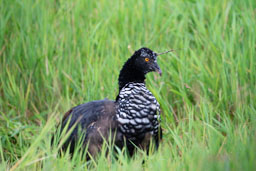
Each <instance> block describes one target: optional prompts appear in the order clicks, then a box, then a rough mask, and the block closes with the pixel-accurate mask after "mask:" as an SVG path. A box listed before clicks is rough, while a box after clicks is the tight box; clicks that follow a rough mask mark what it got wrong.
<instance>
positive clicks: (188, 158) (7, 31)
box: [0, 0, 256, 170]
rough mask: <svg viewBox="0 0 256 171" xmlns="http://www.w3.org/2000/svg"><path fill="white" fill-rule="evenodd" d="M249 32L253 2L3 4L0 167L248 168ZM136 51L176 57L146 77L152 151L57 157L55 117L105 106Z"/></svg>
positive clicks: (254, 109)
mask: <svg viewBox="0 0 256 171" xmlns="http://www.w3.org/2000/svg"><path fill="white" fill-rule="evenodd" d="M255 28H256V1H254V0H244V1H239V0H233V1H232V0H223V1H214V0H198V1H195V0H190V1H185V0H183V1H180V0H173V1H167V0H157V1H154V0H148V1H146V0H143V1H136V0H130V1H117V0H113V1H108V0H97V1H89V0H23V1H20V0H0V95H1V96H0V123H1V124H0V136H1V137H0V162H1V163H0V170H1V169H3V170H5V169H19V170H24V169H30V170H49V169H51V170H70V169H75V170H86V169H93V170H94V169H95V170H102V169H111V170H120V169H123V170H131V169H135V170H142V169H145V170H216V169H218V170H254V169H255V167H256V165H255V163H256V143H255V142H256V138H255V137H256V126H255V125H256V103H255V102H256V97H255V94H256V86H255V85H256V71H255V70H256V58H255V56H256V54H255V49H256V34H255ZM142 46H146V47H149V48H151V49H152V50H154V51H156V52H162V51H165V50H168V49H174V50H175V53H172V54H168V55H163V56H160V57H159V59H158V62H159V65H160V67H161V69H162V71H163V76H162V77H161V78H158V76H157V75H156V74H152V73H151V74H149V75H148V76H147V87H148V88H149V89H150V90H151V91H152V92H153V94H154V95H155V96H156V97H157V99H158V101H159V102H160V105H161V107H162V111H163V115H162V127H163V128H164V139H163V142H162V143H161V148H160V150H159V151H158V152H155V153H153V154H150V155H149V156H146V155H145V154H144V153H143V152H140V153H139V154H138V155H136V156H135V157H134V158H132V159H129V158H127V156H126V155H124V154H123V153H121V152H120V154H119V157H118V158H114V157H113V156H112V155H110V156H108V157H105V156H104V155H101V156H100V157H99V159H97V160H95V161H91V162H86V161H85V160H84V158H83V157H82V156H81V154H80V153H79V151H78V152H77V153H76V154H75V156H74V157H73V158H70V157H69V155H68V154H64V155H62V156H57V150H58V146H57V145H54V147H51V146H50V140H51V136H52V134H53V133H55V131H56V128H55V127H56V125H57V123H58V122H59V120H60V119H61V118H62V116H63V113H64V112H66V111H67V110H68V109H69V108H71V107H72V106H75V105H78V104H81V103H84V102H87V101H92V100H97V99H103V98H106V97H107V98H109V99H114V98H115V96H116V95H117V93H118V85H117V78H118V74H119V70H120V68H121V66H122V65H123V63H124V62H125V61H126V60H127V58H128V57H129V56H131V54H132V53H133V52H134V51H135V50H137V49H139V48H140V47H142ZM143 160H144V161H145V163H144V164H143V165H142V164H141V163H142V161H143Z"/></svg>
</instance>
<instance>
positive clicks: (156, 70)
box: [153, 62, 162, 76]
mask: <svg viewBox="0 0 256 171" xmlns="http://www.w3.org/2000/svg"><path fill="white" fill-rule="evenodd" d="M153 69H154V71H155V72H157V73H158V74H159V75H160V76H162V70H161V69H160V67H159V65H158V64H157V63H156V62H155V65H154V67H153Z"/></svg>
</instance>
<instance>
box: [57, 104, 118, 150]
mask: <svg viewBox="0 0 256 171" xmlns="http://www.w3.org/2000/svg"><path fill="white" fill-rule="evenodd" d="M114 115H115V102H114V101H111V100H98V101H92V102H88V103H84V104H81V105H78V106H76V107H74V108H72V109H71V110H69V111H68V112H67V113H66V114H65V115H64V118H63V121H62V124H61V131H62V130H63V129H64V127H65V126H66V124H69V125H68V130H69V129H71V128H72V126H75V128H74V129H73V131H72V133H71V135H70V136H69V138H68V139H67V141H66V142H65V144H64V145H63V149H64V150H65V149H66V148H67V147H68V146H69V145H70V152H71V153H73V151H74V147H75V143H76V142H77V141H78V138H80V137H79V136H81V134H79V136H78V128H79V127H81V130H82V132H81V133H82V136H84V142H87V141H88V138H90V137H91V136H90V134H91V133H90V132H94V131H95V129H96V127H95V126H97V125H99V123H100V122H102V119H101V118H105V120H106V121H105V122H112V121H113V119H112V117H113V116H114ZM108 117H109V118H111V119H112V120H111V119H107V118H108ZM75 124H76V125H75ZM105 125H108V126H109V125H111V124H110V123H105ZM88 128H89V129H88ZM87 129H88V131H87ZM93 137H94V136H93ZM95 138H97V136H95ZM98 138H99V137H98ZM85 145H86V144H85Z"/></svg>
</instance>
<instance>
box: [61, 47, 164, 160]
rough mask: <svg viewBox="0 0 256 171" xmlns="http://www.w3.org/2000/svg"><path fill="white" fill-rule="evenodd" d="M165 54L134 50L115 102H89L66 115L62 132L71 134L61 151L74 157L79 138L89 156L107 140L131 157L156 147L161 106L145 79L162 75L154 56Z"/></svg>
mask: <svg viewBox="0 0 256 171" xmlns="http://www.w3.org/2000/svg"><path fill="white" fill-rule="evenodd" d="M168 52H169V51H167V52H164V53H168ZM164 53H156V52H153V51H152V50H151V49H149V48H146V47H143V48H140V49H138V50H136V51H135V52H134V53H133V55H132V56H131V57H130V58H129V59H128V60H127V61H126V62H125V63H124V65H123V67H122V69H121V70H120V73H119V77H118V86H119V93H118V95H117V96H116V99H115V100H109V99H104V100H96V101H91V102H87V103H84V104H80V105H78V106H75V107H73V108H71V109H70V110H69V111H68V112H66V113H65V115H64V117H63V119H62V122H61V132H63V131H64V130H65V128H67V130H71V134H70V135H69V137H68V138H67V140H66V141H65V143H64V144H63V146H62V150H63V151H66V150H67V149H69V152H70V153H71V154H73V152H74V150H75V146H76V144H77V142H78V140H79V138H81V137H82V148H83V149H86V148H87V153H88V156H92V157H95V156H96V155H97V154H98V153H99V152H100V151H101V150H102V145H103V143H104V140H109V139H110V140H111V141H112V142H113V143H114V145H115V146H116V147H118V148H120V149H122V148H124V147H126V148H127V150H128V154H129V155H130V156H133V154H134V152H135V151H136V147H137V148H139V149H142V150H146V151H148V150H149V145H150V143H151V142H154V144H155V146H156V148H158V146H159V142H160V141H161V139H162V136H163V135H162V128H161V126H160V113H161V111H160V105H159V103H158V101H157V100H156V98H155V97H154V95H153V94H152V93H151V92H150V91H149V90H148V89H147V87H146V85H145V79H146V77H145V76H146V74H147V73H149V72H157V73H158V74H159V75H160V76H161V75H162V71H161V69H160V67H159V65H158V63H157V57H158V56H159V55H161V54H164ZM72 127H73V130H72V129H71V128H72Z"/></svg>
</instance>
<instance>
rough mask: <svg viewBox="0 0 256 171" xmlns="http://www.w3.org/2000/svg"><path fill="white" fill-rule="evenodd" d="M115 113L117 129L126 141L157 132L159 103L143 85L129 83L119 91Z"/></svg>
mask: <svg viewBox="0 0 256 171" xmlns="http://www.w3.org/2000/svg"><path fill="white" fill-rule="evenodd" d="M116 113H117V120H118V123H119V129H120V131H121V132H122V133H123V134H124V135H125V136H126V138H128V139H134V138H139V137H142V138H143V135H145V134H146V133H150V134H152V135H154V134H156V133H157V131H158V127H159V117H160V108H159V103H158V102H157V100H156V98H155V97H154V96H153V94H152V93H151V92H150V91H149V90H148V89H147V88H146V87H145V84H143V83H130V84H128V85H126V86H125V87H124V88H123V89H122V90H121V91H120V93H119V99H118V107H117V112H116Z"/></svg>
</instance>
